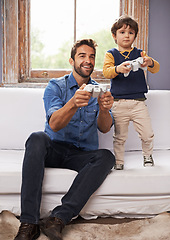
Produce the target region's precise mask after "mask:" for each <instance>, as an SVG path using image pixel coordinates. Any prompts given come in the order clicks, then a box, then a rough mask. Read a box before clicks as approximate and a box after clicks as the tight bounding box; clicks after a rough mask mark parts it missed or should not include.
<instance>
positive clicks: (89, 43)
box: [71, 39, 97, 60]
mask: <svg viewBox="0 0 170 240" xmlns="http://www.w3.org/2000/svg"><path fill="white" fill-rule="evenodd" d="M82 45H87V46H89V47H91V48H93V49H94V52H95V54H96V47H97V43H96V42H95V41H94V40H92V39H82V40H78V41H76V42H75V43H74V45H73V47H72V49H71V58H72V59H73V60H74V57H75V55H76V52H77V48H78V47H80V46H82Z"/></svg>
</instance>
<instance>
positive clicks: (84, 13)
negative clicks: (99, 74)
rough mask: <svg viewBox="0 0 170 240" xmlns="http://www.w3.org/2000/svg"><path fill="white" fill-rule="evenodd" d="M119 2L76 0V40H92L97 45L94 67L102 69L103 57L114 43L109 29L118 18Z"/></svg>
mask: <svg viewBox="0 0 170 240" xmlns="http://www.w3.org/2000/svg"><path fill="white" fill-rule="evenodd" d="M119 2H120V1H119V0H104V1H99V0H86V1H85V2H84V1H82V0H77V39H79V38H84V37H91V38H93V39H94V40H95V41H96V42H97V44H98V48H97V56H96V64H95V67H96V68H97V69H102V67H103V61H104V55H105V52H106V51H107V50H109V49H110V48H113V47H114V46H115V43H114V41H113V38H112V35H111V30H110V29H111V27H112V25H113V22H114V21H115V19H116V18H118V17H119Z"/></svg>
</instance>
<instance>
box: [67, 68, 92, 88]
mask: <svg viewBox="0 0 170 240" xmlns="http://www.w3.org/2000/svg"><path fill="white" fill-rule="evenodd" d="M88 84H92V79H91V77H90V79H89V82H88ZM68 85H69V87H70V88H73V87H75V86H77V87H78V88H79V86H78V83H77V81H76V79H75V78H74V76H73V72H71V73H70V75H69V81H68Z"/></svg>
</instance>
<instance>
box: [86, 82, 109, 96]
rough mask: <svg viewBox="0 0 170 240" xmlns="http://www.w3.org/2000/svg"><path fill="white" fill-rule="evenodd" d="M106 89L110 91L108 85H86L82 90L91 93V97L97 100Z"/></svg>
mask: <svg viewBox="0 0 170 240" xmlns="http://www.w3.org/2000/svg"><path fill="white" fill-rule="evenodd" d="M108 89H110V84H99V85H93V84H88V85H86V86H85V88H84V89H83V90H85V91H87V92H91V93H92V97H93V98H95V97H96V98H97V97H98V96H99V95H100V96H101V95H102V94H103V93H105V92H107V91H108Z"/></svg>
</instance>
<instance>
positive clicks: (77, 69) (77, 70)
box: [74, 64, 94, 78]
mask: <svg viewBox="0 0 170 240" xmlns="http://www.w3.org/2000/svg"><path fill="white" fill-rule="evenodd" d="M81 66H82V64H80V67H76V65H74V70H75V72H76V73H77V74H79V75H80V76H81V77H83V78H87V77H90V75H91V74H92V72H93V69H94V68H93V67H92V68H91V71H90V72H89V73H87V74H85V73H84V71H82V69H81ZM89 66H93V65H92V64H89Z"/></svg>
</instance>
